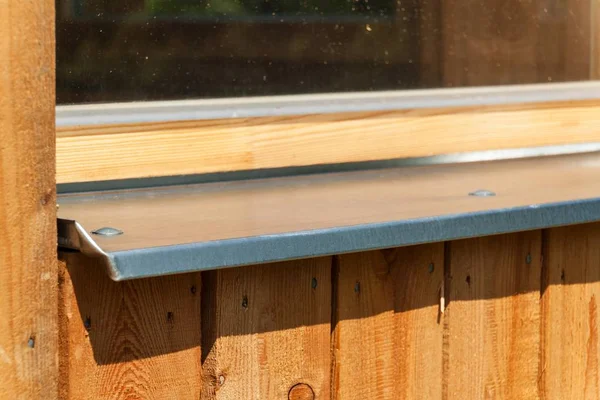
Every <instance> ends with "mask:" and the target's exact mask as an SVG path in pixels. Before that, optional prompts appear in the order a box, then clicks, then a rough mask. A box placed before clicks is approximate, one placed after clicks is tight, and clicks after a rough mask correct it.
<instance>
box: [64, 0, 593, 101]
mask: <svg viewBox="0 0 600 400" xmlns="http://www.w3.org/2000/svg"><path fill="white" fill-rule="evenodd" d="M593 4H594V1H593V0H558V1H557V0H492V1H481V0H327V1H323V0H57V20H56V23H57V26H56V29H57V99H58V103H59V104H73V103H94V102H115V101H136V100H170V99H189V98H219V97H242V96H263V95H280V94H302V93H329V92H346V91H373V90H398V89H413V88H432V87H463V86H480V85H502V84H520V83H539V82H561V81H578V80H588V79H593V78H595V77H596V76H597V72H596V70H597V58H598V53H599V52H598V50H597V48H596V47H595V41H594V40H593V39H594V38H595V37H598V35H597V32H596V31H597V26H596V25H597V24H594V23H593V21H595V20H596V18H595V17H594V15H596V14H594V12H595V10H594V9H593Z"/></svg>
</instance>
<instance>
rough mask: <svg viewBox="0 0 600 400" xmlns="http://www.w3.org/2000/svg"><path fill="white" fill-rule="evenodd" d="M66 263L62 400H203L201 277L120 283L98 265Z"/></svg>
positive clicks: (71, 258) (73, 258)
mask: <svg viewBox="0 0 600 400" xmlns="http://www.w3.org/2000/svg"><path fill="white" fill-rule="evenodd" d="M67 261H68V266H69V270H68V273H67V271H63V275H62V276H63V279H62V281H61V285H60V292H61V301H62V304H61V311H60V315H61V335H62V336H63V338H64V337H67V338H68V339H66V340H63V342H62V345H63V346H62V348H61V356H60V359H61V383H60V386H61V388H62V395H63V398H65V399H73V400H75V399H77V400H80V399H81V400H84V399H114V398H135V399H193V398H199V396H200V388H201V366H200V356H201V353H200V299H201V293H200V290H201V280H200V273H194V274H185V275H174V276H168V277H161V278H149V279H142V280H136V281H128V282H119V283H117V282H113V281H111V280H110V279H109V278H108V276H107V275H106V272H105V271H104V270H103V269H102V268H101V267H100V266H99V265H97V263H96V262H94V261H93V260H90V259H88V258H83V257H81V256H78V255H71V256H69V257H68V260H67Z"/></svg>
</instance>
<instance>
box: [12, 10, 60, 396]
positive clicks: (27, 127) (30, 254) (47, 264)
mask: <svg viewBox="0 0 600 400" xmlns="http://www.w3.org/2000/svg"><path fill="white" fill-rule="evenodd" d="M0 21H2V22H1V23H0V391H1V396H2V398H5V399H38V398H39V399H42V398H43V399H55V398H57V396H58V385H57V381H58V379H57V378H58V362H57V355H58V336H57V314H56V309H57V308H56V307H57V294H56V281H57V263H56V190H55V167H54V165H55V134H54V119H55V115H54V96H55V84H54V1H52V0H36V1H21V0H3V1H0Z"/></svg>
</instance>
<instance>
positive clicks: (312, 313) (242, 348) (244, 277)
mask: <svg viewBox="0 0 600 400" xmlns="http://www.w3.org/2000/svg"><path fill="white" fill-rule="evenodd" d="M203 282H204V289H203V307H202V308H203V309H202V325H203V331H202V335H203V338H202V342H203V344H202V345H203V356H202V359H203V383H204V387H203V396H202V398H203V399H232V400H233V399H249V400H250V399H287V398H288V395H289V396H290V398H298V399H302V398H306V395H308V394H309V392H310V391H308V390H306V389H307V388H306V386H308V387H310V389H311V390H312V391H313V393H314V396H315V398H316V399H328V398H329V389H330V342H329V337H330V336H329V335H330V320H331V258H318V259H311V260H301V261H291V262H286V263H280V264H271V265H265V266H251V267H243V268H233V269H224V270H218V271H214V272H208V273H205V275H204V276H203ZM298 384H301V386H297V385H298ZM292 388H295V389H294V390H292Z"/></svg>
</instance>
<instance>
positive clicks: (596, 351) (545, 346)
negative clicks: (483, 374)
mask: <svg viewBox="0 0 600 400" xmlns="http://www.w3.org/2000/svg"><path fill="white" fill-rule="evenodd" d="M543 279H544V282H543V294H542V308H541V310H542V311H541V317H542V324H541V339H542V350H543V351H542V353H541V361H540V373H541V376H540V388H541V390H542V393H543V396H542V397H543V398H544V399H557V400H558V399H586V400H591V399H600V371H599V369H600V361H599V360H600V347H599V346H598V341H599V338H598V332H599V330H600V325H599V319H598V302H599V301H600V224H589V225H577V226H572V227H566V228H556V229H551V230H549V231H548V232H547V236H546V246H545V252H544V276H543Z"/></svg>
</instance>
